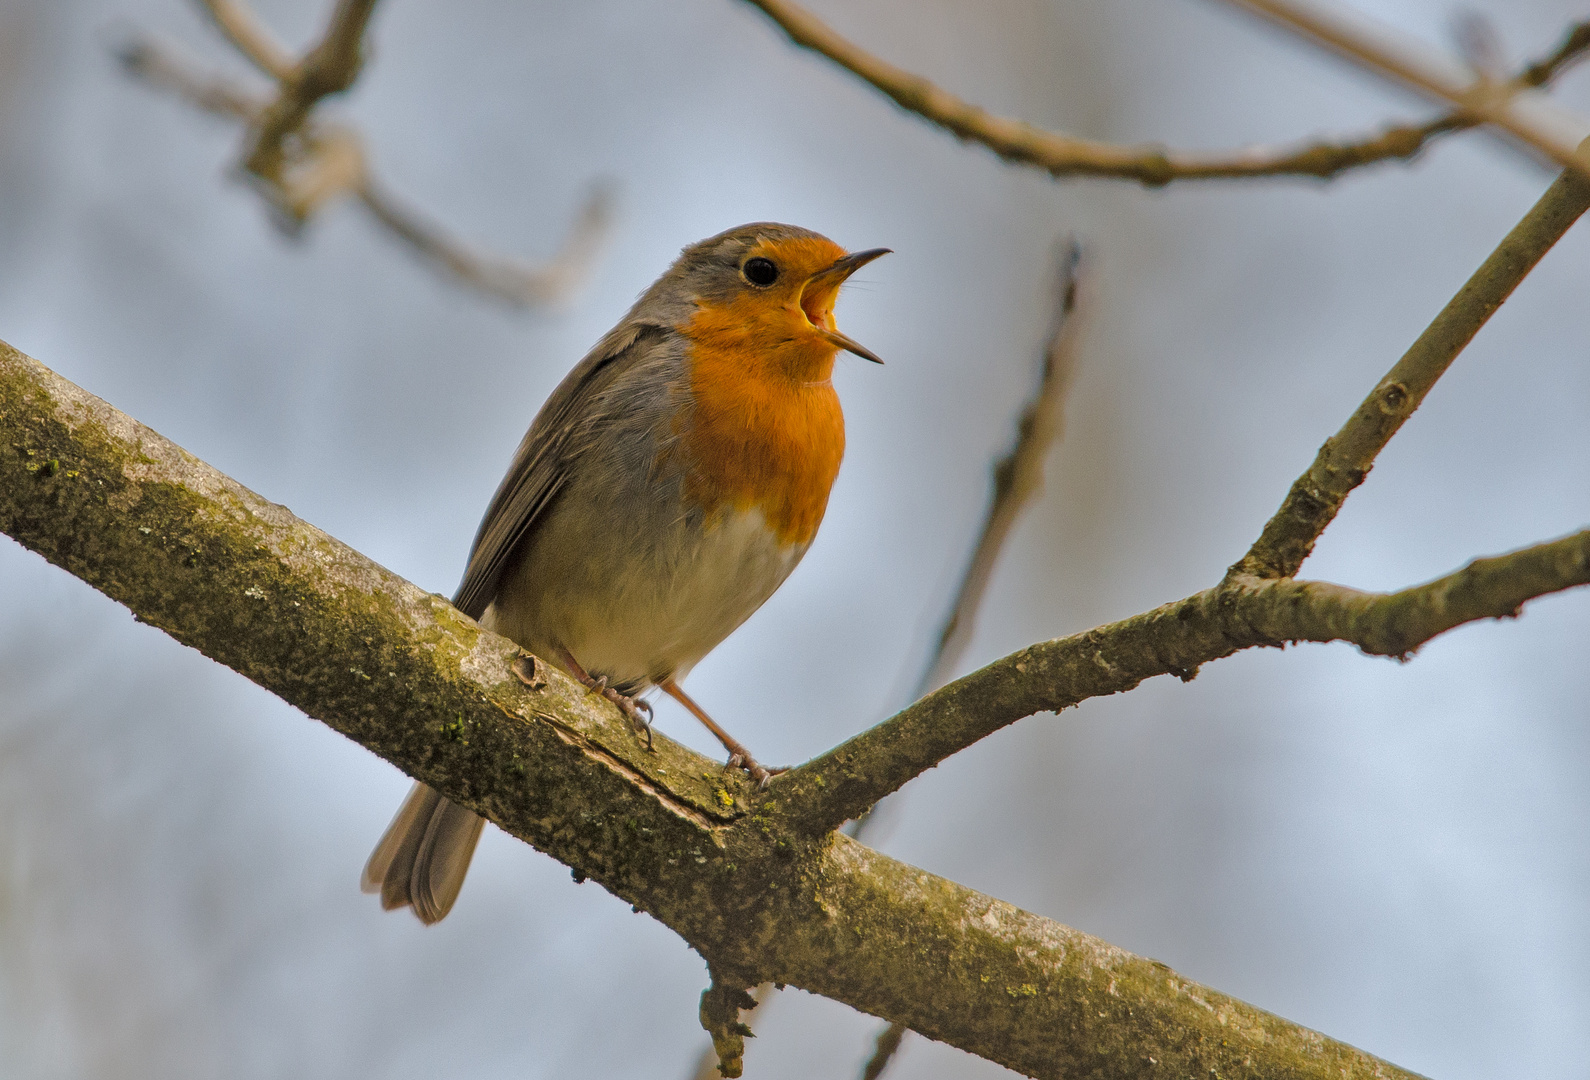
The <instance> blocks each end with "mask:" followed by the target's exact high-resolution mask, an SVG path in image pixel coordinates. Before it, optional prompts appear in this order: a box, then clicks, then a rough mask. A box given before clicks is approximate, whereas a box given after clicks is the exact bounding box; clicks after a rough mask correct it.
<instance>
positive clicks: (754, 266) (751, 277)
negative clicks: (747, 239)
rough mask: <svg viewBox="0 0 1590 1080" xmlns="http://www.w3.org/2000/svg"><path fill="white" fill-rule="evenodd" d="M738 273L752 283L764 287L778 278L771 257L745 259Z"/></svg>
mask: <svg viewBox="0 0 1590 1080" xmlns="http://www.w3.org/2000/svg"><path fill="white" fill-rule="evenodd" d="M740 273H742V274H744V275H745V280H746V281H749V282H750V283H751V284H752V285H761V286H764V287H765V286H768V285H771V284H773V282H775V281H777V280H778V267H776V266H774V265H773V260H772V259H747V260H746V262H745V265H744V266H742V267H740Z"/></svg>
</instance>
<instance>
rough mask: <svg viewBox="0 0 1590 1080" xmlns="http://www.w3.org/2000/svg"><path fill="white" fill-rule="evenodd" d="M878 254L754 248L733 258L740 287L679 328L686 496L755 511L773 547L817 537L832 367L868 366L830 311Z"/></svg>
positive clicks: (769, 244)
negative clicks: (840, 363)
mask: <svg viewBox="0 0 1590 1080" xmlns="http://www.w3.org/2000/svg"><path fill="white" fill-rule="evenodd" d="M881 254H883V252H882V251H881V250H879V251H867V252H860V253H858V254H857V255H846V254H845V251H844V249H843V248H841V247H840V246H839V245H837V244H835V243H833V242H832V241H829V240H824V239H822V238H820V237H802V238H798V239H782V240H776V241H775V240H763V241H761V242H759V243H758V244H756V245H754V246H753V247H752V248H751V249H749V250H748V251H747V252H746V253H745V254H744V256H742V258H741V260H740V264H739V265H740V274H741V278H742V284H743V287H742V288H740V289H738V290H737V291H735V292H734V293H733V294H732V295H731V296H729V297H728V298H727V299H725V300H722V301H712V302H708V301H702V302H701V304H700V306H699V307H698V309H697V310H696V312H695V314H694V315H692V316H691V318H690V320H689V321H688V322H686V323H685V324H683V325H681V326H680V327H679V328H678V329H679V331H680V332H681V333H682V334H683V335H684V336H685V337H686V338H688V339H689V340H690V343H691V346H690V352H689V357H690V392H691V397H692V399H693V401H692V403H693V406H694V408H693V409H692V410H691V412H690V418H689V420H688V421H685V422H684V426H683V427H682V430H681V431H680V432H679V435H680V437H681V439H682V441H683V442H684V443H685V445H686V446H687V447H688V450H689V460H690V461H691V462H692V463H693V464H692V469H691V472H690V474H689V479H688V481H687V484H686V490H687V494H688V495H689V496H690V497H691V499H692V501H694V502H696V503H697V504H698V505H699V506H701V507H702V508H704V509H705V510H707V511H708V513H709V515H712V514H717V513H719V512H721V511H723V510H725V509H734V510H749V509H753V508H754V509H757V510H760V511H761V512H762V514H763V517H764V518H765V519H766V521H767V523H768V525H769V527H771V528H772V529H773V531H774V532H775V533H776V535H777V536H778V539H779V541H780V542H781V543H798V544H806V543H810V541H811V538H812V537H813V536H814V535H816V532H817V526H818V524H819V523H820V522H821V521H822V517H823V511H824V509H825V508H826V507H827V505H828V492H829V489H830V488H831V487H832V486H833V482H834V477H835V476H837V475H838V473H839V460H840V458H841V457H842V456H843V455H844V449H845V424H844V417H843V415H842V414H841V412H840V409H839V398H838V395H836V394H835V393H834V388H833V383H832V382H831V381H830V380H831V377H832V375H833V370H834V358H835V356H836V355H837V354H838V352H839V350H840V349H847V350H849V351H851V352H856V353H858V354H859V355H862V356H865V357H867V358H868V359H871V360H876V359H877V357H875V356H872V354H871V353H869V352H867V350H865V349H863V348H862V347H861V346H859V345H857V344H856V343H855V342H853V341H851V340H850V339H849V338H847V337H845V336H844V335H843V334H840V333H839V332H838V330H837V329H836V328H835V326H834V301H835V299H836V298H837V297H838V295H839V287H840V286H841V285H843V284H844V282H845V279H846V278H848V277H849V276H850V274H851V273H853V272H854V271H855V270H856V269H858V268H859V267H861V266H863V265H865V264H866V263H867V262H870V261H871V260H872V259H875V258H877V257H878V256H879V255H881Z"/></svg>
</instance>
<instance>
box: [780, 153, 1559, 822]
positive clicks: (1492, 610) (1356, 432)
mask: <svg viewBox="0 0 1590 1080" xmlns="http://www.w3.org/2000/svg"><path fill="white" fill-rule="evenodd" d="M1586 209H1590V181H1587V180H1585V179H1583V178H1581V177H1580V176H1579V175H1578V174H1577V173H1573V172H1564V173H1563V174H1562V175H1561V176H1560V177H1559V178H1558V179H1557V181H1556V182H1555V183H1553V184H1552V185H1551V187H1550V188H1548V189H1547V191H1546V193H1545V194H1544V195H1542V196H1541V198H1540V200H1539V201H1538V202H1537V203H1536V204H1535V205H1534V206H1533V207H1532V208H1531V209H1530V211H1529V213H1528V214H1526V215H1525V217H1524V219H1523V221H1521V222H1519V224H1518V225H1517V226H1515V227H1514V228H1513V230H1512V231H1511V232H1509V233H1508V234H1507V237H1506V238H1505V239H1503V241H1502V243H1501V244H1500V245H1499V246H1498V247H1497V248H1496V250H1495V251H1493V252H1492V253H1491V255H1490V257H1489V258H1487V259H1486V260H1485V262H1484V263H1483V264H1482V265H1481V266H1480V268H1479V269H1478V270H1476V271H1475V272H1474V275H1473V276H1472V277H1471V278H1470V279H1469V280H1468V282H1467V283H1466V284H1465V285H1464V286H1463V288H1462V289H1460V290H1458V294H1457V295H1456V296H1455V297H1454V298H1453V299H1452V301H1451V302H1450V303H1448V304H1447V306H1446V307H1445V308H1444V309H1443V310H1442V311H1441V314H1440V315H1438V316H1436V319H1435V321H1434V322H1432V323H1431V324H1430V326H1429V328H1428V329H1426V330H1425V332H1424V333H1423V334H1421V335H1420V336H1419V339H1418V341H1416V342H1415V343H1414V345H1413V347H1412V348H1410V349H1409V350H1408V352H1407V353H1406V354H1405V355H1404V356H1403V358H1402V359H1401V360H1399V361H1398V362H1397V364H1396V365H1395V366H1394V367H1393V368H1392V369H1391V372H1390V373H1389V374H1388V375H1387V376H1386V377H1385V378H1384V379H1382V380H1381V381H1380V383H1379V385H1378V386H1376V388H1375V390H1374V391H1373V392H1372V393H1371V394H1370V395H1369V397H1368V398H1366V399H1365V401H1364V403H1363V404H1362V405H1360V406H1359V407H1358V411H1357V412H1355V413H1354V414H1353V416H1352V417H1351V419H1349V420H1348V421H1347V423H1346V425H1344V426H1343V428H1342V430H1341V431H1339V432H1338V433H1337V434H1336V436H1335V437H1334V438H1332V439H1329V440H1327V441H1326V443H1325V445H1324V446H1323V447H1322V448H1321V449H1320V452H1319V455H1318V456H1317V457H1316V459H1315V462H1314V464H1313V465H1312V466H1311V467H1310V469H1309V471H1308V472H1307V473H1305V474H1304V475H1303V476H1302V477H1301V478H1300V479H1299V480H1298V481H1297V483H1295V484H1294V485H1293V486H1292V489H1291V491H1290V492H1289V493H1288V494H1287V496H1286V499H1285V501H1284V502H1283V503H1282V506H1281V509H1280V510H1279V511H1277V513H1276V515H1275V517H1273V518H1272V519H1271V520H1270V522H1269V523H1268V524H1267V525H1266V526H1265V529H1264V532H1263V534H1262V535H1261V536H1260V537H1259V539H1258V541H1256V542H1255V543H1254V545H1253V547H1252V548H1251V549H1250V550H1249V552H1248V554H1247V555H1246V556H1244V557H1243V559H1242V560H1241V561H1240V562H1238V563H1237V564H1236V565H1234V566H1233V567H1232V568H1231V569H1230V570H1228V571H1227V572H1226V577H1225V579H1224V580H1223V581H1222V582H1221V583H1220V584H1219V585H1216V586H1215V587H1213V588H1211V589H1207V590H1205V591H1204V592H1201V593H1198V594H1196V595H1195V596H1191V597H1188V598H1187V599H1185V600H1181V601H1177V602H1176V603H1173V604H1167V605H1165V606H1164V607H1162V608H1159V609H1157V610H1155V611H1152V612H1149V613H1147V614H1145V615H1139V616H1136V617H1135V618H1131V619H1127V620H1124V621H1122V622H1118V623H1111V624H1109V625H1108V626H1103V627H1099V628H1097V629H1095V630H1090V631H1088V632H1087V633H1085V634H1080V635H1076V636H1073V637H1069V638H1061V639H1059V640H1057V641H1051V642H1046V643H1042V644H1038V645H1034V646H1031V647H1030V648H1028V649H1024V650H1022V651H1021V652H1018V653H1016V654H1014V655H1013V656H1010V657H1007V658H1006V659H1004V660H1001V661H999V662H997V663H995V664H991V665H989V666H988V667H986V668H983V669H982V670H981V671H977V672H974V673H973V674H971V675H968V676H967V677H966V678H964V679H961V680H959V681H958V682H955V683H952V684H951V685H950V686H948V687H945V688H944V689H942V690H940V691H938V692H936V693H934V694H931V695H929V696H928V697H926V698H924V699H923V700H921V701H919V702H917V703H916V704H914V705H912V706H911V707H909V708H907V709H905V710H904V711H903V712H900V713H898V714H896V715H895V716H894V717H892V718H891V719H889V720H886V721H884V722H883V723H881V724H879V725H877V726H876V727H874V728H872V729H870V730H868V731H866V732H863V733H862V734H860V735H858V736H856V737H855V738H853V739H851V740H850V741H849V742H846V743H843V744H841V745H840V746H838V747H836V748H834V749H833V750H830V751H829V752H828V753H826V754H823V755H822V756H820V757H817V758H814V759H813V760H811V761H809V762H807V763H806V764H804V765H801V766H799V767H798V768H795V769H792V770H791V771H789V772H787V773H784V774H782V775H780V776H777V777H775V778H774V779H773V782H772V784H771V786H770V790H769V795H770V798H772V799H773V800H774V801H775V802H777V803H778V804H779V805H781V806H783V807H784V813H785V815H786V820H787V821H788V823H789V825H790V827H791V828H793V829H796V830H798V831H802V832H807V833H814V834H815V833H821V832H826V831H827V830H829V829H834V828H837V827H839V825H840V824H841V823H843V822H844V821H847V820H849V819H851V818H855V817H857V816H859V815H861V814H863V813H865V812H866V811H867V809H868V808H869V807H871V806H872V805H874V804H875V803H876V802H877V801H878V800H879V799H881V798H883V797H884V796H885V795H888V794H889V793H890V792H893V791H897V790H899V788H900V787H901V786H902V785H903V784H905V783H906V782H907V781H909V780H911V779H912V778H913V777H915V776H917V775H919V774H921V773H922V772H924V771H926V770H927V769H930V768H932V767H933V766H935V765H937V764H938V763H939V762H941V761H943V760H944V759H945V758H947V757H949V756H950V755H952V754H954V753H957V752H958V751H960V750H964V749H965V748H966V747H968V746H970V745H972V744H973V743H975V742H977V741H978V740H980V739H983V738H986V737H987V736H988V735H990V734H992V733H993V732H995V731H998V730H999V729H1000V728H1002V727H1004V726H1005V725H1007V724H1011V723H1014V722H1015V721H1017V720H1019V719H1021V718H1022V717H1025V716H1030V715H1032V714H1033V713H1035V712H1044V711H1058V710H1059V709H1063V708H1066V707H1068V706H1071V705H1075V704H1078V703H1079V702H1082V701H1085V700H1087V699H1088V698H1090V697H1098V696H1101V695H1105V694H1116V693H1120V692H1122V691H1124V690H1130V689H1132V688H1133V687H1135V686H1136V685H1137V684H1138V683H1140V682H1142V681H1143V680H1144V679H1147V678H1152V677H1153V676H1155V675H1166V674H1174V675H1179V676H1181V677H1182V678H1187V679H1190V678H1192V676H1193V674H1195V673H1196V672H1197V670H1198V667H1199V666H1200V665H1202V664H1206V663H1208V662H1209V661H1211V660H1217V659H1219V658H1221V657H1224V656H1229V655H1230V654H1231V653H1233V652H1235V651H1237V650H1238V649H1245V648H1251V647H1253V646H1255V645H1281V644H1285V643H1286V642H1289V641H1334V640H1338V639H1341V640H1347V641H1352V642H1354V643H1355V644H1358V645H1360V646H1361V647H1362V648H1364V649H1365V650H1366V651H1371V652H1373V651H1385V650H1378V648H1377V646H1378V643H1379V642H1381V641H1382V640H1383V639H1382V637H1380V636H1376V635H1377V634H1380V633H1381V631H1377V630H1376V629H1375V627H1374V626H1373V625H1371V623H1372V621H1373V618H1386V619H1389V618H1390V616H1391V613H1392V612H1394V611H1401V610H1403V605H1405V604H1417V603H1419V602H1422V601H1420V600H1419V597H1420V596H1422V592H1421V589H1425V588H1429V586H1424V587H1421V589H1413V590H1406V591H1405V592H1403V593H1396V594H1392V597H1391V598H1383V599H1385V600H1386V603H1384V604H1381V605H1379V606H1377V607H1374V608H1373V609H1372V610H1373V611H1374V613H1375V614H1374V615H1373V616H1372V617H1371V618H1370V621H1369V622H1366V621H1363V620H1362V619H1358V620H1356V621H1353V622H1352V624H1351V628H1352V632H1345V631H1341V627H1342V626H1344V625H1346V624H1343V623H1342V622H1341V621H1340V618H1335V619H1334V621H1330V620H1327V621H1328V624H1329V625H1330V626H1332V627H1334V628H1336V629H1332V630H1331V631H1330V632H1329V633H1328V634H1326V636H1320V634H1322V633H1325V631H1323V630H1321V629H1320V628H1321V627H1322V626H1325V625H1327V622H1322V621H1320V620H1322V619H1326V613H1327V611H1329V610H1333V609H1331V608H1330V604H1331V603H1333V602H1335V601H1334V600H1332V599H1330V598H1332V597H1336V598H1339V597H1340V596H1341V595H1344V594H1342V593H1341V592H1340V591H1339V588H1338V587H1337V586H1327V585H1320V584H1317V583H1316V584H1310V583H1299V582H1292V581H1285V582H1276V581H1275V579H1283V578H1290V576H1291V575H1292V574H1293V573H1295V572H1296V571H1297V568H1298V567H1299V566H1300V565H1301V564H1302V562H1303V560H1304V559H1305V558H1306V557H1307V555H1308V553H1309V551H1310V550H1312V548H1313V544H1314V541H1315V540H1316V539H1318V537H1319V534H1320V533H1321V532H1322V531H1323V530H1324V529H1325V527H1326V526H1327V525H1328V524H1330V522H1331V520H1332V519H1333V518H1334V517H1335V515H1336V512H1337V510H1339V509H1340V507H1341V504H1342V502H1343V500H1345V499H1346V498H1347V495H1348V494H1349V493H1350V492H1351V491H1352V490H1353V488H1355V487H1357V486H1358V485H1359V484H1360V483H1362V482H1363V479H1364V476H1365V475H1366V474H1367V473H1368V470H1369V468H1370V466H1371V465H1372V464H1373V462H1374V458H1375V455H1376V454H1378V453H1379V452H1380V450H1381V448H1382V447H1384V446H1385V445H1386V443H1387V442H1388V441H1389V440H1390V439H1391V437H1392V435H1394V434H1396V432H1397V430H1398V429H1399V428H1400V427H1401V426H1402V424H1403V422H1404V421H1405V420H1406V419H1407V418H1408V416H1409V415H1410V414H1411V413H1412V412H1413V410H1414V409H1415V408H1417V407H1418V405H1419V403H1420V402H1421V401H1423V400H1424V396H1425V394H1427V393H1428V392H1429V390H1430V387H1432V386H1433V385H1434V384H1435V381H1436V379H1438V378H1439V377H1440V376H1441V374H1442V372H1444V371H1445V370H1446V369H1447V367H1448V366H1449V365H1450V364H1451V362H1452V360H1453V359H1454V358H1455V357H1456V356H1457V354H1458V353H1459V352H1461V351H1462V350H1463V348H1464V346H1466V345H1467V344H1468V343H1469V342H1470V341H1471V340H1472V339H1473V337H1474V335H1475V334H1476V333H1477V332H1478V331H1479V328H1480V327H1481V326H1483V325H1484V324H1485V322H1486V320H1488V319H1489V318H1490V317H1491V315H1492V314H1494V313H1495V312H1496V310H1497V308H1499V307H1501V305H1502V302H1503V301H1504V300H1506V299H1507V297H1508V296H1510V295H1511V294H1512V291H1513V289H1514V288H1516V287H1517V286H1518V283H1519V282H1520V281H1522V280H1523V279H1524V276H1525V275H1526V274H1528V273H1529V271H1530V270H1531V269H1533V268H1534V266H1535V264H1536V263H1538V262H1539V261H1540V260H1541V258H1542V257H1543V256H1544V255H1545V253H1546V252H1547V251H1549V250H1550V249H1551V247H1552V245H1553V244H1555V243H1556V242H1557V240H1558V239H1560V238H1561V237H1562V235H1563V234H1564V233H1565V232H1567V231H1568V229H1569V227H1570V226H1572V225H1573V223H1574V222H1575V221H1576V220H1578V218H1579V217H1580V216H1581V215H1582V214H1584V212H1585V211H1586ZM1512 558H1515V559H1518V560H1521V561H1522V560H1524V559H1525V555H1524V554H1523V553H1520V554H1519V555H1516V556H1513V557H1512ZM1521 564H1522V563H1521ZM1264 581H1271V582H1275V584H1277V585H1278V586H1279V585H1281V584H1284V585H1285V586H1286V588H1287V589H1291V590H1294V591H1292V592H1286V591H1284V590H1279V589H1276V590H1261V591H1259V592H1255V590H1254V583H1255V582H1264ZM1581 583H1582V581H1581V579H1579V578H1578V577H1576V576H1574V575H1573V574H1572V573H1567V574H1565V575H1564V576H1562V577H1561V578H1560V579H1559V580H1558V583H1557V584H1555V585H1553V586H1552V587H1550V588H1546V589H1544V590H1541V591H1542V592H1553V591H1557V590H1560V589H1565V588H1569V587H1571V586H1573V585H1578V584H1581ZM1299 589H1301V590H1303V591H1301V592H1298V591H1295V590H1299ZM1355 595H1356V594H1355ZM1533 595H1540V593H1539V592H1536V593H1530V594H1529V596H1533ZM1256 596H1262V597H1263V598H1264V599H1263V600H1262V601H1256V600H1255V599H1254V598H1255V597H1256ZM1529 596H1521V597H1512V596H1506V597H1496V596H1492V595H1491V594H1489V593H1486V594H1484V596H1483V602H1482V603H1480V606H1478V607H1470V608H1462V609H1461V610H1464V611H1467V612H1468V614H1467V615H1466V616H1465V617H1464V618H1463V619H1460V620H1458V622H1466V621H1472V620H1474V619H1479V618H1485V617H1502V616H1505V615H1512V614H1515V613H1516V608H1517V607H1518V605H1519V604H1520V603H1522V602H1523V601H1524V600H1526V599H1528V598H1529ZM1393 598H1395V599H1393ZM1504 601H1505V602H1504ZM1444 610H1446V609H1444ZM1450 610H1460V609H1459V608H1457V607H1452V608H1450ZM1289 620H1290V621H1289ZM1455 625H1458V623H1457V622H1454V623H1444V624H1443V623H1439V622H1431V623H1429V624H1428V625H1427V626H1425V625H1424V624H1421V625H1420V626H1419V627H1415V628H1413V629H1412V630H1411V631H1410V630H1409V628H1406V627H1403V626H1401V625H1400V624H1398V625H1396V626H1391V625H1387V626H1386V627H1385V628H1384V631H1383V633H1384V635H1385V638H1386V639H1391V640H1396V641H1398V642H1400V643H1401V645H1400V647H1398V648H1396V649H1393V650H1390V651H1392V652H1395V653H1397V654H1402V653H1406V652H1409V651H1411V650H1413V649H1415V648H1417V647H1418V646H1419V645H1420V644H1422V643H1423V642H1424V641H1426V640H1428V638H1430V637H1432V636H1434V635H1435V634H1439V633H1443V632H1445V631H1446V630H1449V629H1451V628H1452V627H1453V626H1455ZM1258 627H1264V628H1266V630H1265V632H1263V633H1259V632H1258V631H1257V629H1256V628H1258ZM1421 634H1422V636H1420V635H1421Z"/></svg>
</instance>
